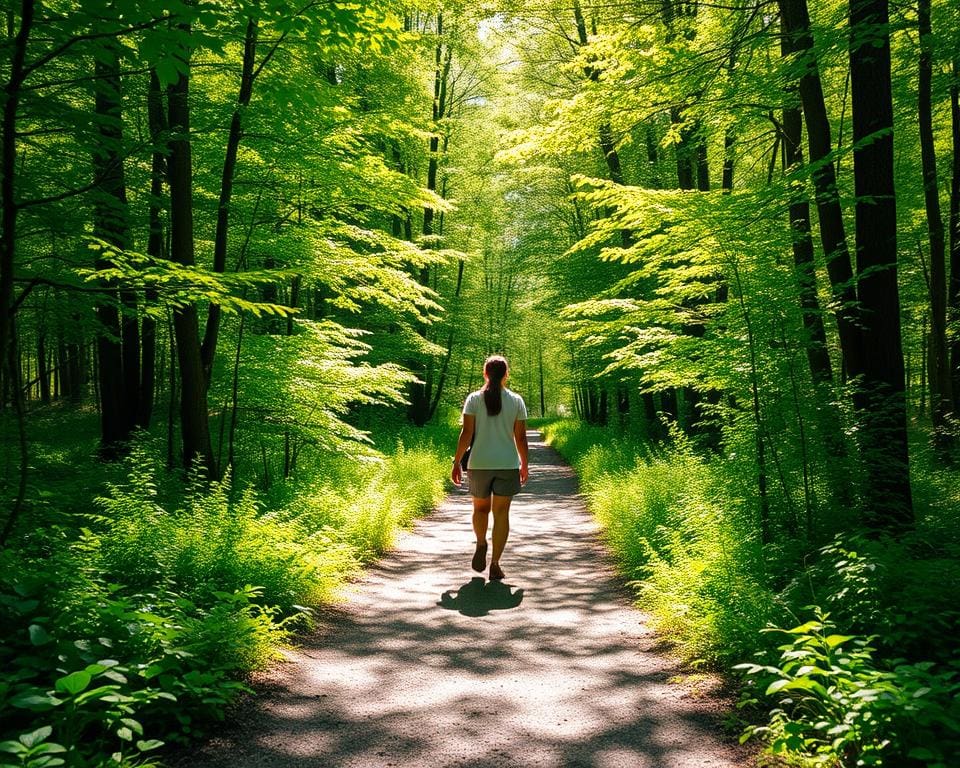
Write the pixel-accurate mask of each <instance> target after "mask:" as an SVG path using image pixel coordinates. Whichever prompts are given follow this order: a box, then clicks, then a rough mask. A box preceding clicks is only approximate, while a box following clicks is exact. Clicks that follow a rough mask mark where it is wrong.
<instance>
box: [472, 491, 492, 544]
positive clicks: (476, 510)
mask: <svg viewBox="0 0 960 768" xmlns="http://www.w3.org/2000/svg"><path fill="white" fill-rule="evenodd" d="M489 520H490V498H489V497H487V498H486V499H478V498H477V497H476V496H474V497H473V532H474V533H475V534H477V544H486V542H487V523H488V522H489Z"/></svg>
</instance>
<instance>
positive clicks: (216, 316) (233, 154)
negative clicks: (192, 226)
mask: <svg viewBox="0 0 960 768" xmlns="http://www.w3.org/2000/svg"><path fill="white" fill-rule="evenodd" d="M258 32H259V28H258V25H257V22H256V20H254V19H250V20H249V21H248V22H247V31H246V35H245V36H244V43H243V63H242V65H241V75H240V93H239V94H238V96H237V105H236V107H235V108H234V110H233V116H232V117H231V119H230V133H229V135H228V137H227V149H226V152H225V154H224V159H223V171H222V173H221V175H220V202H219V204H218V206H217V229H216V233H215V235H214V239H213V271H214V272H220V273H222V272H225V271H226V269H227V237H228V235H229V232H230V201H231V199H232V197H233V181H234V177H235V176H236V170H237V154H238V152H239V150H240V139H241V137H242V135H243V112H244V110H245V109H246V108H247V107H248V106H249V105H250V97H251V95H252V94H253V81H254V78H255V72H254V65H255V64H256V54H257V37H258ZM220 314H221V310H220V305H219V304H216V303H213V302H211V304H210V306H209V308H208V309H207V324H206V329H205V331H204V334H203V344H202V346H201V353H200V356H201V360H202V363H203V373H204V376H205V378H206V380H207V383H208V384H209V381H210V375H211V373H212V370H213V358H214V356H215V355H216V351H217V337H218V336H219V333H220Z"/></svg>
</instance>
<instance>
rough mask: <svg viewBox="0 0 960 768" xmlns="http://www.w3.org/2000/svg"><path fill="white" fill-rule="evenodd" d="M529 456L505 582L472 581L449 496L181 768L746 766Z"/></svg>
mask: <svg viewBox="0 0 960 768" xmlns="http://www.w3.org/2000/svg"><path fill="white" fill-rule="evenodd" d="M531 438H533V440H532V442H531V456H530V458H531V462H530V463H531V470H530V481H529V483H528V484H527V486H526V487H525V488H524V491H523V493H522V494H520V495H519V496H518V497H517V498H516V499H515V501H514V505H513V509H512V511H511V523H512V531H511V534H510V541H509V542H508V544H507V550H506V552H505V554H504V557H503V559H502V566H503V568H504V571H505V572H506V579H505V581H503V582H499V583H498V582H489V581H486V580H485V579H484V578H483V577H481V576H479V575H477V574H476V573H474V572H473V571H471V570H470V558H471V556H472V554H473V535H472V532H471V528H470V497H469V495H468V493H467V491H466V490H465V489H461V490H455V491H454V492H453V493H451V494H450V495H449V496H448V497H447V499H446V501H445V502H444V503H443V505H442V506H441V507H440V509H438V510H437V511H435V512H434V513H433V514H431V515H430V516H428V517H427V518H425V519H423V520H421V521H419V522H418V523H417V524H416V526H415V527H414V529H413V530H412V531H410V532H408V533H406V534H404V535H403V536H402V537H401V539H400V540H399V541H398V543H397V547H396V549H395V550H394V551H393V552H391V553H390V554H389V555H388V556H387V557H386V558H384V560H383V561H381V562H380V563H379V564H378V565H377V566H375V567H374V568H373V569H372V570H371V571H370V572H369V573H368V574H367V575H366V576H365V577H364V579H363V580H362V581H361V582H359V583H357V584H356V585H354V588H353V589H352V590H351V593H350V594H349V595H348V596H347V599H346V601H345V603H344V604H343V605H342V606H339V607H338V608H336V609H335V610H333V611H330V612H328V613H326V614H325V615H324V616H323V619H322V622H321V624H322V627H321V629H320V631H318V632H317V633H315V634H313V635H311V636H308V637H306V638H302V639H301V644H300V646H299V647H298V648H297V649H296V650H294V651H291V652H288V653H287V654H286V657H287V658H286V661H285V662H283V663H281V664H278V665H276V666H275V667H273V668H272V669H271V670H269V671H268V672H266V673H264V674H262V675H261V676H259V678H258V680H257V683H256V687H257V689H258V692H259V696H257V697H256V698H254V699H248V700H247V701H246V702H244V705H243V706H242V707H239V708H238V711H237V712H236V714H235V719H234V721H233V722H231V723H229V724H228V725H227V726H226V727H224V728H223V730H222V731H221V732H220V733H219V734H218V735H217V737H216V738H215V739H213V740H212V741H210V742H208V743H207V744H206V745H204V746H203V747H202V748H201V749H200V750H199V751H198V752H194V753H192V754H190V755H189V758H187V759H184V760H183V762H182V764H183V765H190V766H209V768H218V767H220V766H223V767H224V768H226V767H229V768H251V767H253V766H264V767H266V766H270V767H271V768H284V767H286V766H304V767H306V766H317V768H320V767H321V766H323V768H353V767H354V766H357V767H359V766H363V767H364V768H371V767H372V766H385V767H386V766H396V767H397V768H401V767H406V766H411V767H412V766H417V767H418V768H432V767H433V766H482V767H483V768H487V767H496V766H504V767H506V766H510V767H511V768H527V767H532V766H544V767H548V766H558V767H560V766H562V767H563V768H573V767H574V766H583V767H584V768H586V767H587V766H590V767H591V768H694V767H696V768H706V767H707V766H709V767H710V768H721V767H724V766H727V767H730V766H748V765H752V764H753V763H752V760H751V755H750V753H749V752H748V751H746V750H744V749H743V748H740V747H738V746H736V744H735V738H734V737H733V736H732V735H731V734H730V732H729V729H724V727H723V719H724V717H725V715H726V713H727V712H729V711H730V708H731V702H730V701H728V700H725V699H724V698H723V697H722V696H721V695H719V694H718V692H717V686H716V681H714V680H712V679H711V678H709V677H706V676H700V675H697V676H689V675H688V674H686V673H685V671H684V670H683V669H682V668H681V667H680V666H679V665H678V664H677V662H676V661H675V660H673V659H672V658H671V657H670V656H669V654H668V653H667V652H665V649H664V647H663V643H662V642H660V641H659V640H658V638H656V637H655V636H654V635H653V634H652V632H651V631H650V630H649V629H648V628H647V627H646V626H645V623H644V615H643V614H642V613H640V612H639V611H637V610H636V609H634V608H633V607H632V606H631V603H630V596H629V593H628V592H627V591H626V590H625V588H624V587H623V586H622V585H621V584H620V582H618V580H617V578H616V576H615V573H614V571H613V568H612V566H611V564H610V562H609V559H608V558H607V556H606V555H605V554H604V552H603V550H602V547H601V545H600V543H599V540H598V530H597V527H596V524H595V523H594V522H593V520H592V519H591V518H590V516H589V514H588V513H587V512H586V510H585V508H584V506H583V503H582V501H581V500H580V498H579V497H578V495H577V485H576V478H575V476H574V474H573V471H572V470H571V469H570V468H569V467H568V466H567V465H566V464H565V463H564V462H563V460H562V459H561V458H560V456H559V455H558V454H557V453H556V452H555V451H553V450H552V449H550V448H549V447H547V446H546V445H544V443H543V442H541V441H540V440H539V436H538V435H537V434H536V433H531Z"/></svg>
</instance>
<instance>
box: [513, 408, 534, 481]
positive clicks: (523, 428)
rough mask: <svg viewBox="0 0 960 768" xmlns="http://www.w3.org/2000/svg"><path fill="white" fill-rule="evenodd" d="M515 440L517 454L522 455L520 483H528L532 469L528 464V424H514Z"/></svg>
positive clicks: (520, 422) (517, 422) (523, 422)
mask: <svg viewBox="0 0 960 768" xmlns="http://www.w3.org/2000/svg"><path fill="white" fill-rule="evenodd" d="M513 440H514V442H515V443H516V444H517V453H519V454H520V482H521V483H525V482H527V478H528V477H529V476H530V467H529V466H528V464H527V422H526V421H515V422H513Z"/></svg>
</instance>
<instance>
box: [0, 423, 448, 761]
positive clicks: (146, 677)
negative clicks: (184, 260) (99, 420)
mask: <svg viewBox="0 0 960 768" xmlns="http://www.w3.org/2000/svg"><path fill="white" fill-rule="evenodd" d="M451 443H452V438H451V437H450V436H449V434H447V431H444V430H440V431H435V433H414V432H410V433H408V434H404V435H402V436H400V437H398V438H397V439H395V440H393V441H391V444H389V445H388V446H386V450H385V452H384V453H383V454H382V456H381V457H380V458H376V459H370V460H365V461H358V460H355V459H348V458H344V457H330V456H328V457H324V458H322V459H318V460H317V461H316V462H315V463H313V464H311V465H306V466H304V467H303V468H302V470H301V475H300V476H299V477H296V478H293V480H292V481H291V482H290V483H288V484H286V486H284V487H282V489H277V490H274V491H273V493H272V495H263V494H260V493H258V492H256V491H255V490H253V489H252V488H234V487H233V486H232V483H231V481H230V478H229V477H228V478H226V479H225V480H224V481H223V482H219V483H207V482H203V481H202V480H201V478H199V477H196V476H192V477H190V478H188V482H187V483H186V487H184V484H183V483H182V482H180V481H178V479H177V478H172V477H171V476H169V475H168V474H167V473H166V471H165V470H164V469H163V468H162V461H161V458H160V455H159V454H160V451H159V450H158V449H157V447H156V446H155V445H153V444H152V443H150V441H149V439H148V438H143V439H142V440H141V441H140V442H138V443H137V444H135V445H134V446H133V449H132V451H131V453H130V456H129V457H128V459H127V460H126V462H125V470H124V473H123V476H122V477H116V476H115V479H114V480H113V481H112V482H110V483H109V484H108V485H107V488H106V491H105V492H104V493H103V494H102V495H101V496H99V497H98V498H96V499H95V500H94V501H93V502H91V506H88V507H87V508H86V509H85V510H84V509H83V507H82V505H80V504H76V506H75V510H76V511H75V512H74V513H73V515H72V516H71V518H70V519H69V523H71V524H72V525H67V524H64V518H63V517H62V516H61V515H54V516H51V518H50V519H49V520H47V522H46V523H45V525H44V526H43V527H38V528H37V530H36V531H35V532H34V533H33V534H31V535H28V536H26V537H24V538H23V540H22V541H21V542H19V544H20V546H18V548H16V549H13V548H8V549H6V550H3V551H2V552H0V625H2V626H3V627H4V632H5V638H4V642H3V644H2V645H0V723H2V725H0V764H2V763H3V760H4V757H3V752H4V750H5V749H6V748H7V747H9V749H10V750H15V749H21V751H22V749H29V750H34V751H35V754H36V755H37V756H42V755H43V754H49V755H55V754H62V750H69V751H70V754H71V755H73V756H74V757H73V758H72V759H73V760H74V763H75V764H77V765H87V764H90V765H93V764H98V763H97V762H96V761H97V760H98V759H100V757H102V756H103V755H111V754H119V755H120V759H118V760H116V761H114V762H113V763H111V764H112V765H134V764H139V765H146V764H148V762H145V761H147V754H148V753H149V752H150V751H151V750H153V749H155V748H156V747H157V746H159V744H160V742H169V741H176V740H186V739H189V738H192V737H193V736H195V735H196V734H197V733H199V732H201V731H202V730H204V729H205V728H206V727H208V725H207V724H208V723H209V722H210V721H211V720H216V719H218V718H221V717H222V716H223V714H224V711H225V707H226V704H227V703H228V702H229V701H230V700H231V699H232V698H233V697H234V696H235V695H236V694H237V693H238V692H239V691H241V690H244V686H243V684H242V682H240V681H241V680H242V678H243V676H244V675H245V673H247V672H248V671H250V670H252V669H255V668H256V667H259V666H262V665H263V664H265V663H266V662H267V661H269V660H270V659H271V658H273V657H274V656H275V655H276V653H277V649H278V646H279V645H280V644H282V643H284V642H286V641H287V639H288V638H289V636H290V632H291V630H293V629H295V628H297V627H298V626H303V625H305V624H309V622H310V615H311V609H312V608H315V607H317V606H320V605H322V604H324V603H327V602H329V601H331V600H335V599H337V595H338V592H339V589H340V587H341V586H342V585H343V584H344V582H346V581H348V580H350V579H352V578H354V577H355V576H356V575H357V574H358V573H359V571H360V569H361V567H362V565H363V564H364V563H365V562H367V561H369V560H370V559H371V558H373V557H375V556H377V555H378V554H380V553H382V552H383V551H385V550H386V549H387V548H389V547H390V545H391V543H392V541H393V539H394V536H395V535H396V532H397V531H398V529H399V528H401V527H403V526H406V525H408V524H410V522H411V521H412V520H413V519H414V518H415V517H417V516H418V515H422V514H423V513H425V512H427V511H429V510H430V509H431V508H432V507H433V506H435V505H436V504H437V503H438V502H439V501H440V499H441V498H442V496H443V494H444V492H445V476H446V469H447V457H448V455H449V452H450V445H451ZM88 498H89V497H88ZM38 520H42V518H40V517H38ZM77 523H80V527H78V526H77ZM38 726H39V727H38ZM141 736H142V738H140V737H141ZM20 737H25V738H26V741H24V740H23V739H21V738H20ZM18 745H19V746H18ZM28 745H29V746H28ZM44 745H47V746H44ZM7 751H9V750H7ZM11 754H13V753H11ZM17 755H19V757H20V758H22V759H23V760H25V761H27V762H29V760H30V759H33V757H31V756H30V755H27V754H26V753H23V754H21V753H20V752H18V753H17ZM98 756H100V757H98ZM11 759H13V758H11ZM18 759H19V758H18ZM38 759H39V758H38ZM27 762H25V763H24V764H27Z"/></svg>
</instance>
